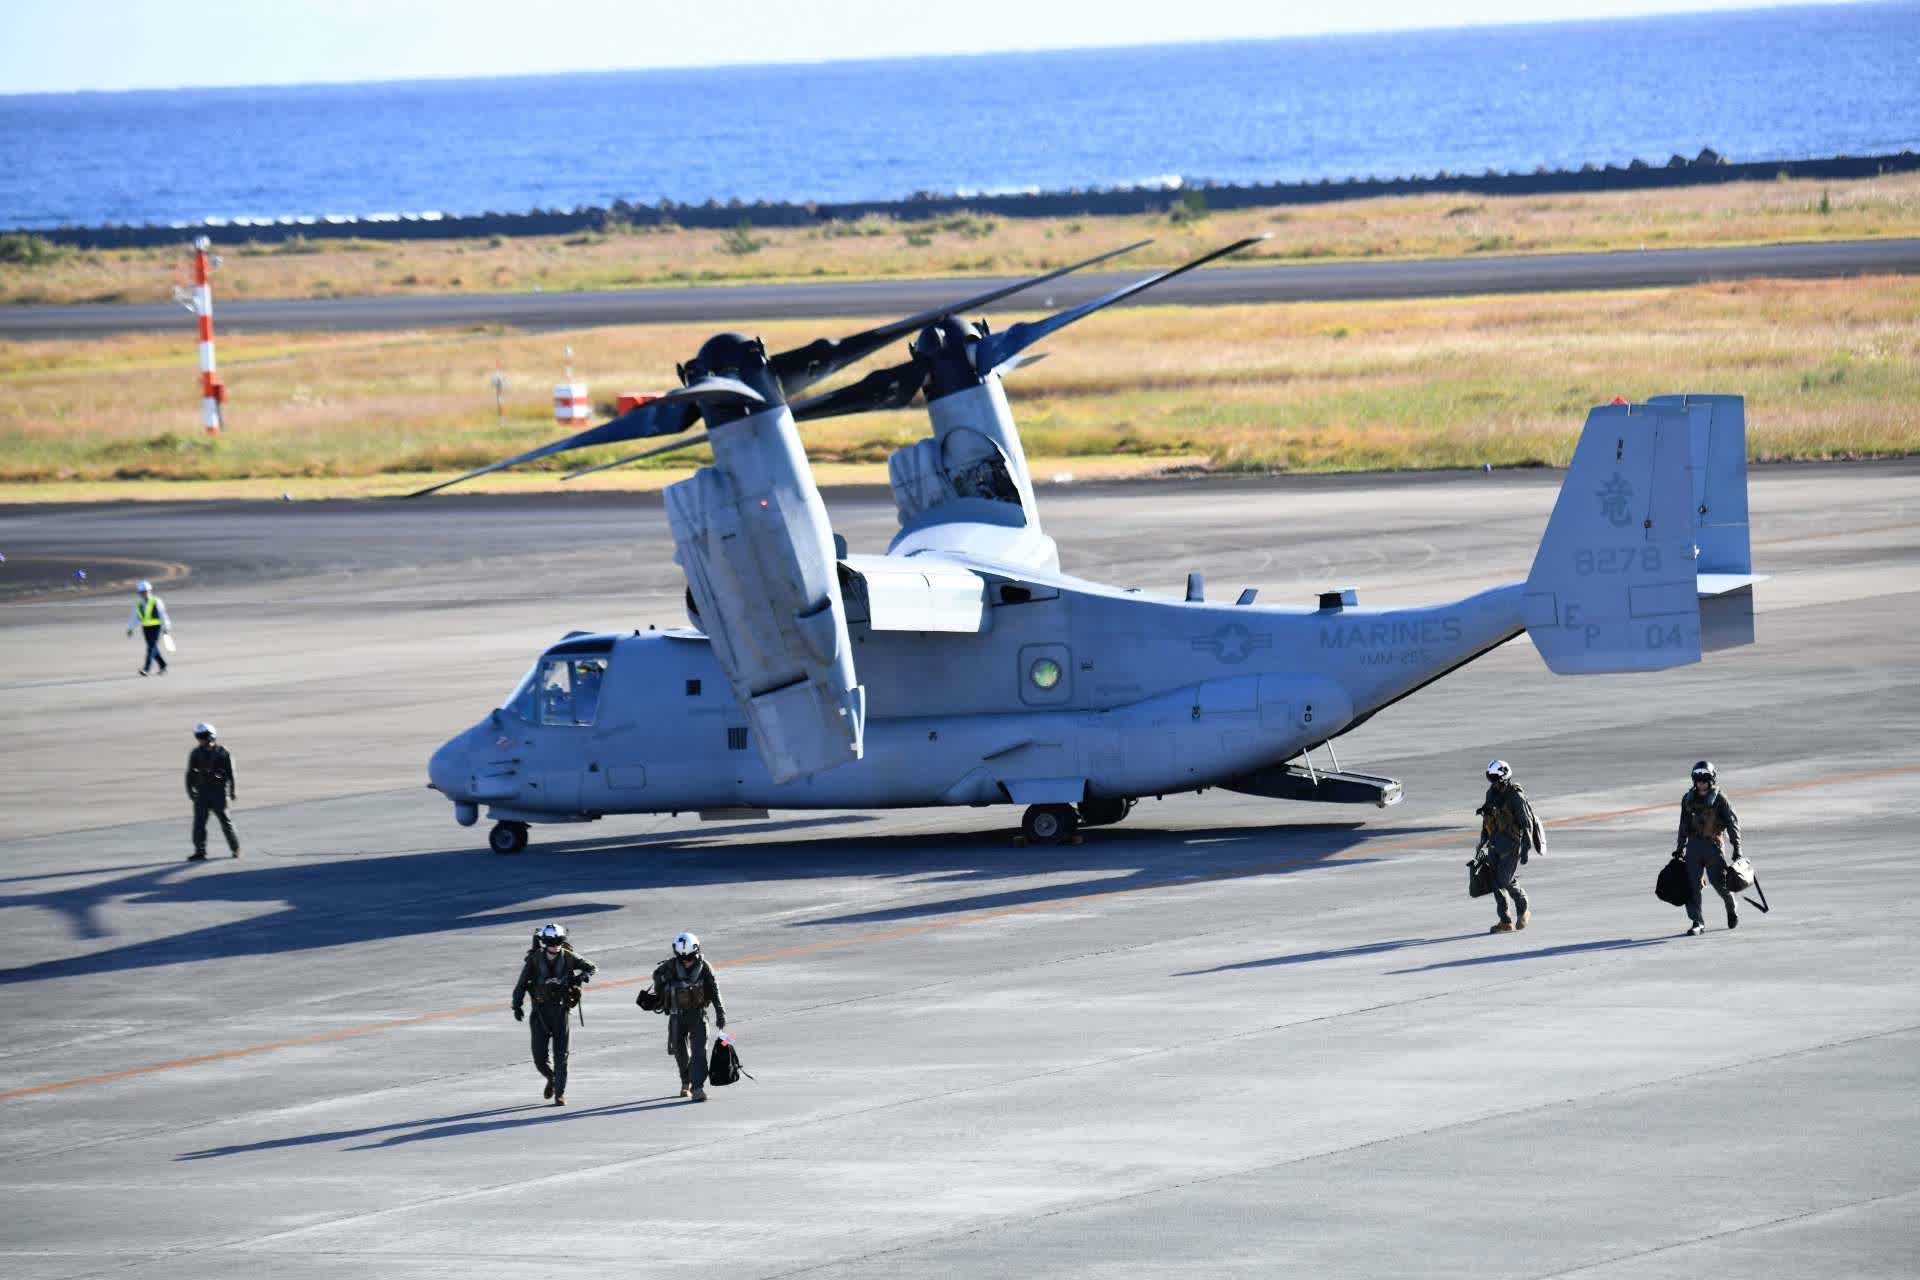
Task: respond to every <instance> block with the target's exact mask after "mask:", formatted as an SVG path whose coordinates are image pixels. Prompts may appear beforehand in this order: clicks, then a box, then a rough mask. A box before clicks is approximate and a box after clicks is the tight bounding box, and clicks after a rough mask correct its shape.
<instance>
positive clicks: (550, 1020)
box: [513, 924, 596, 1107]
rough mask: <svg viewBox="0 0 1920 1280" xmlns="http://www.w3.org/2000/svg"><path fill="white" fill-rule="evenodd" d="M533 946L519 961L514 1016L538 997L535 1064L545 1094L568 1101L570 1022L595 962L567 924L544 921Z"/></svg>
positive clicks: (558, 1103) (556, 1100)
mask: <svg viewBox="0 0 1920 1280" xmlns="http://www.w3.org/2000/svg"><path fill="white" fill-rule="evenodd" d="M533 938H534V945H533V946H531V947H529V948H527V958H526V959H525V960H523V961H522V962H521V964H520V981H518V982H516V983H514V985H513V1020H514V1021H515V1022H521V1021H524V1020H525V1019H526V1016H527V1011H526V1000H527V997H528V996H532V997H533V1023H532V1031H533V1068H534V1070H536V1071H538V1072H539V1073H540V1074H541V1075H543V1076H545V1077H546V1079H547V1087H546V1089H545V1091H544V1092H542V1094H541V1095H540V1096H541V1097H544V1098H551V1099H553V1105H554V1106H556V1107H564V1106H566V1105H567V1053H568V1050H569V1049H570V1047H571V1043H572V1035H571V1031H572V1024H571V1023H569V1022H568V1021H567V1019H568V1018H569V1017H571V1016H572V1015H573V1010H574V1008H575V1007H576V1006H577V1005H578V1004H579V1003H580V988H582V987H584V986H586V985H587V983H588V982H590V981H591V980H592V979H593V975H594V973H595V972H596V968H595V965H594V963H593V961H591V960H589V959H587V958H586V957H585V956H582V955H575V954H574V951H573V943H572V942H570V941H569V940H568V939H567V926H565V925H563V924H546V925H541V926H540V930H539V932H537V933H535V934H534V935H533ZM549 1049H551V1050H552V1060H551V1061H549V1060H548V1050H549Z"/></svg>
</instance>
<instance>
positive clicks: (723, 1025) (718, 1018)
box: [713, 1013, 727, 1031]
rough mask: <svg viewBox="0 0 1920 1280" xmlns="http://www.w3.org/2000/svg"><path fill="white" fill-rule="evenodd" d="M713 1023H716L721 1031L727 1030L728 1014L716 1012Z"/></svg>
mask: <svg viewBox="0 0 1920 1280" xmlns="http://www.w3.org/2000/svg"><path fill="white" fill-rule="evenodd" d="M713 1025H714V1026H715V1027H716V1028H718V1029H719V1030H721V1031H725V1030H726V1029H727V1015H726V1014H724V1013H716V1014H714V1015H713Z"/></svg>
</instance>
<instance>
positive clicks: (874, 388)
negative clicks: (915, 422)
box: [790, 360, 927, 422]
mask: <svg viewBox="0 0 1920 1280" xmlns="http://www.w3.org/2000/svg"><path fill="white" fill-rule="evenodd" d="M926 377H927V371H926V367H925V366H924V365H922V364H921V363H920V361H918V360H909V361H907V362H906V363H905V364H897V365H895V366H893V368H891V369H876V370H874V371H873V372H872V373H870V374H868V375H867V376H866V377H864V378H862V379H860V381H858V382H849V383H848V384H847V385H846V386H844V387H841V388H839V389H838V390H834V391H829V392H827V393H826V394H824V395H818V396H812V397H809V398H808V399H805V400H798V401H795V402H794V403H793V405H792V406H790V407H791V408H792V410H793V420H794V421H795V422H807V421H810V420H812V419H814V418H837V417H839V416H840V415H841V414H845V413H867V412H869V411H871V410H874V409H904V408H906V407H907V406H908V405H910V404H912V403H913V398H914V397H915V396H917V395H919V394H920V384H921V383H923V382H925V381H926Z"/></svg>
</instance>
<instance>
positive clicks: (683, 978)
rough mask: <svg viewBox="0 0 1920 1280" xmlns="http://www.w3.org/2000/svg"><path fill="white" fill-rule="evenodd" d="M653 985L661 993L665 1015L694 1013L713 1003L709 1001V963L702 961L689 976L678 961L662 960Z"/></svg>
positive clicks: (655, 973) (654, 974) (654, 975)
mask: <svg viewBox="0 0 1920 1280" xmlns="http://www.w3.org/2000/svg"><path fill="white" fill-rule="evenodd" d="M653 985H654V987H655V988H656V989H658V990H659V992H660V998H661V1010H662V1012H665V1013H692V1012H694V1011H695V1010H697V1009H704V1008H706V1007H707V1005H708V1004H710V1003H711V1001H709V1000H708V999H707V962H706V961H705V960H702V961H701V962H700V963H699V964H697V965H695V966H694V967H693V972H692V973H691V974H689V973H688V972H687V971H686V970H685V969H683V968H681V967H680V962H679V961H678V960H662V961H661V962H660V964H659V966H658V967H657V968H655V969H654V971H653Z"/></svg>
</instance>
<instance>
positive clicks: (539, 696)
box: [503, 641, 613, 728]
mask: <svg viewBox="0 0 1920 1280" xmlns="http://www.w3.org/2000/svg"><path fill="white" fill-rule="evenodd" d="M612 649H613V646H612V645H611V644H610V643H608V642H606V641H601V642H599V643H598V644H592V645H589V644H582V643H579V642H570V643H561V644H557V645H555V646H554V647H553V648H551V649H549V650H548V651H547V652H546V653H545V654H544V655H542V656H541V658H540V660H539V661H538V662H536V663H534V664H533V669H532V670H531V671H529V672H527V674H526V676H525V678H523V679H522V680H521V681H520V684H519V686H518V687H517V688H515V689H514V691H513V696H512V697H510V698H508V699H507V702H506V706H505V707H504V708H503V710H506V711H510V712H512V713H513V714H514V715H516V716H519V717H520V718H521V719H522V720H525V721H527V722H529V723H531V724H540V725H567V726H574V727H580V728H585V727H588V726H590V725H592V724H593V722H594V720H595V719H596V718H597V717H598V716H599V714H600V692H601V690H602V688H604V687H605V684H606V679H607V666H608V662H609V660H610V657H611V654H612ZM583 650H584V651H583Z"/></svg>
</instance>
